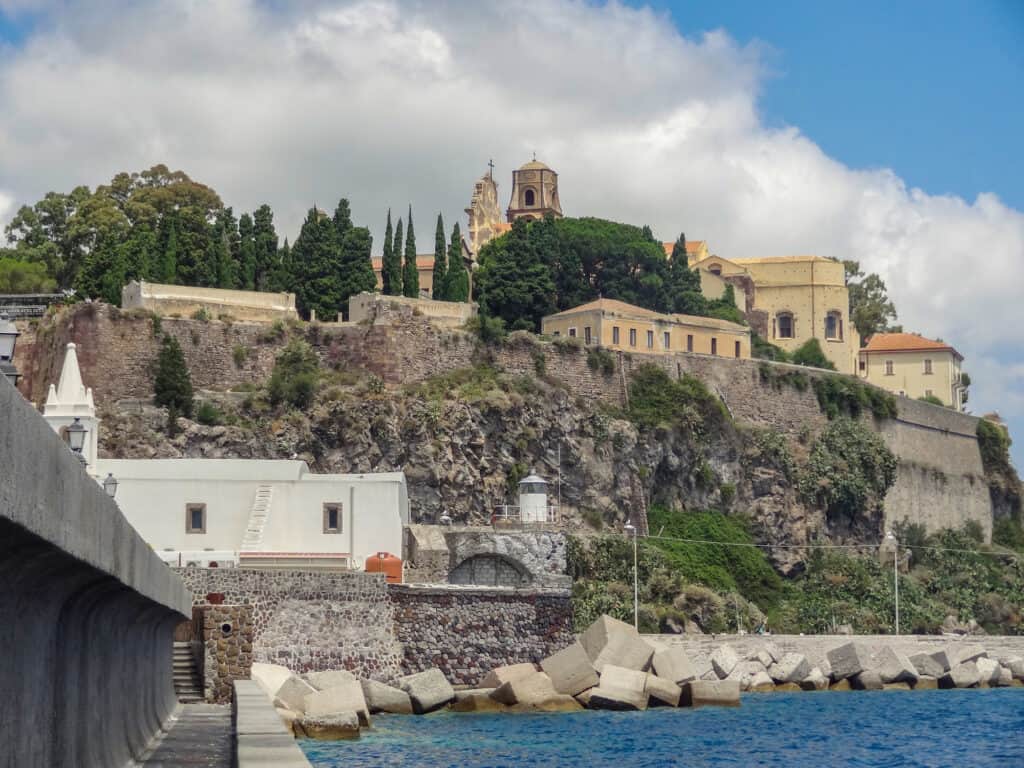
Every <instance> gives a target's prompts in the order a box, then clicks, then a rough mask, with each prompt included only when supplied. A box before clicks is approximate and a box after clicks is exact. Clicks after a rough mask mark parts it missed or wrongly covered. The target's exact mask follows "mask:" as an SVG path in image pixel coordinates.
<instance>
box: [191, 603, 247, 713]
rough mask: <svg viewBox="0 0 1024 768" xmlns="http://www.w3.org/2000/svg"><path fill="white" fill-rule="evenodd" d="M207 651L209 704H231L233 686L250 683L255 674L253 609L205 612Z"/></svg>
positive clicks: (242, 607)
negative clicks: (244, 682) (253, 668)
mask: <svg viewBox="0 0 1024 768" xmlns="http://www.w3.org/2000/svg"><path fill="white" fill-rule="evenodd" d="M203 649H204V651H203V656H204V658H203V683H204V688H205V694H206V700H207V701H209V702H211V703H213V704H228V703H230V702H231V691H232V688H233V686H232V683H233V682H234V681H235V680H247V679H248V678H249V674H250V672H251V671H252V652H253V623H252V607H251V606H248V605H211V606H209V607H208V608H207V609H206V610H205V611H204V612H203Z"/></svg>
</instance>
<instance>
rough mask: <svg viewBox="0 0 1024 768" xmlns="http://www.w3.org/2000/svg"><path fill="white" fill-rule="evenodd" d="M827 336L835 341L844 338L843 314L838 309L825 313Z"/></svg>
mask: <svg viewBox="0 0 1024 768" xmlns="http://www.w3.org/2000/svg"><path fill="white" fill-rule="evenodd" d="M825 338H826V339H831V340H833V341H842V339H843V315H842V313H841V312H839V311H838V310H832V311H831V312H829V313H828V314H827V315H825Z"/></svg>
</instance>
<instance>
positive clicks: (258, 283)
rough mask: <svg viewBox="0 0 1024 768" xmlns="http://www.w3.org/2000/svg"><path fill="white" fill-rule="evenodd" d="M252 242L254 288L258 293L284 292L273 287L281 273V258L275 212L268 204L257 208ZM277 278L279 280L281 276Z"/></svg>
mask: <svg viewBox="0 0 1024 768" xmlns="http://www.w3.org/2000/svg"><path fill="white" fill-rule="evenodd" d="M252 240H253V287H254V288H255V290H257V291H273V290H277V291H281V290H284V288H282V287H279V286H275V285H273V283H274V280H275V279H277V278H275V273H278V272H279V271H280V264H281V256H280V254H279V253H278V250H277V232H275V231H274V212H273V211H272V210H270V206H269V205H267V204H266V203H264V204H263V205H261V206H260V207H259V208H257V209H256V212H255V213H254V214H253V227H252ZM286 245H287V243H286ZM285 250H288V249H287V248H286V249H285ZM277 277H278V278H279V277H280V275H278V276H277Z"/></svg>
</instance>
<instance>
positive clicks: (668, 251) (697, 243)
mask: <svg viewBox="0 0 1024 768" xmlns="http://www.w3.org/2000/svg"><path fill="white" fill-rule="evenodd" d="M705 242H706V241H704V240H687V241H686V252H687V253H699V252H700V249H701V248H702V247H703V246H704V243H705ZM661 247H662V248H664V249H665V255H666V256H671V255H672V249H673V248H675V247H676V244H675V243H662V244H661Z"/></svg>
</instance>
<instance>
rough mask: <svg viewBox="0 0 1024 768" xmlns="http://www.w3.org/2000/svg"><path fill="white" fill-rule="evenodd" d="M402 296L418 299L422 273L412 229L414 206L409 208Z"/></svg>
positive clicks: (414, 234)
mask: <svg viewBox="0 0 1024 768" xmlns="http://www.w3.org/2000/svg"><path fill="white" fill-rule="evenodd" d="M402 295H403V296H408V297H409V298H410V299H418V298H419V295H420V272H419V269H418V268H417V266H416V233H415V232H414V231H413V228H412V206H411V205H410V206H409V231H408V232H407V233H406V235H405V262H404V264H403V265H402Z"/></svg>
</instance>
